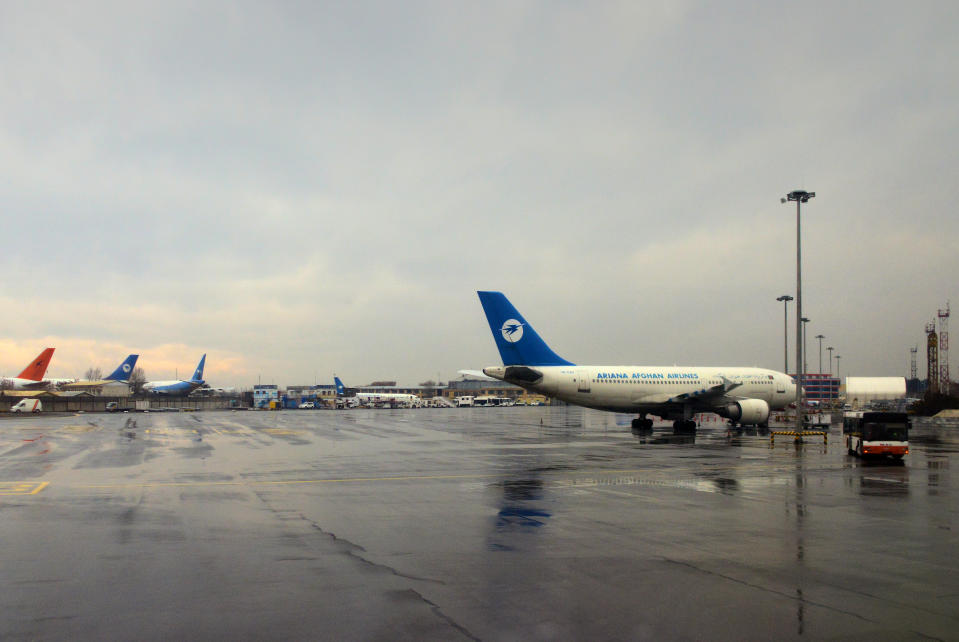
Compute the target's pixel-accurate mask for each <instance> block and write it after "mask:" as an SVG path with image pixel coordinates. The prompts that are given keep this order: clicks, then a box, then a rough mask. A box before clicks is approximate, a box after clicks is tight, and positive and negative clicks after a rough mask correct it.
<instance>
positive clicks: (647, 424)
mask: <svg viewBox="0 0 959 642" xmlns="http://www.w3.org/2000/svg"><path fill="white" fill-rule="evenodd" d="M652 429H653V420H652V419H647V418H646V413H643V414H642V415H640V416H639V417H637V418H636V419H633V430H635V431H636V432H648V431H650V430H652Z"/></svg>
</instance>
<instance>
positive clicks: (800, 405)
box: [779, 190, 816, 432]
mask: <svg viewBox="0 0 959 642" xmlns="http://www.w3.org/2000/svg"><path fill="white" fill-rule="evenodd" d="M815 196H816V192H806V191H804V190H794V191H792V192H789V193H788V194H786V197H785V198H781V199H779V201H780V202H781V203H786V202H787V201H788V202H791V201H795V202H796V432H801V431H802V428H803V409H804V405H805V404H804V397H805V395H804V394H803V379H804V377H803V375H804V373H803V363H802V358H803V355H802V335H803V332H802V331H803V322H802V318H803V316H802V227H801V223H800V220H799V214H800V206H801V204H802V203H808V202H809V199H811V198H815Z"/></svg>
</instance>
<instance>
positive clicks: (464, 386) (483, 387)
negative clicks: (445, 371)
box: [442, 375, 526, 400]
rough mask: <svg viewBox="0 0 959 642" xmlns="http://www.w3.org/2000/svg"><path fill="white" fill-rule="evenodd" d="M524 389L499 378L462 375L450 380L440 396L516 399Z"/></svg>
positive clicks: (452, 398) (450, 397)
mask: <svg viewBox="0 0 959 642" xmlns="http://www.w3.org/2000/svg"><path fill="white" fill-rule="evenodd" d="M525 394H526V391H525V390H524V389H523V388H520V387H519V386H514V385H513V384H511V383H506V382H505V381H500V380H499V379H492V378H490V379H479V378H477V377H469V376H466V375H464V376H463V377H462V378H460V379H457V380H455V381H450V382H449V384H448V386H447V388H446V390H445V392H444V393H442V396H445V397H446V398H447V399H450V400H455V399H456V397H460V396H463V395H469V396H472V397H483V396H490V397H509V398H510V399H513V400H516V399H519V398H520V397H523V396H524V395H525Z"/></svg>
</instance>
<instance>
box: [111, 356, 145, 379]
mask: <svg viewBox="0 0 959 642" xmlns="http://www.w3.org/2000/svg"><path fill="white" fill-rule="evenodd" d="M139 356H140V355H138V354H131V355H130V356H128V357H127V358H126V359H124V360H123V363H121V364H120V365H119V366H117V369H116V370H114V371H113V372H112V373H110V375H109V376H108V377H107V380H108V381H129V380H130V375H131V374H133V368H134V367H135V366H136V365H137V359H138V358H139Z"/></svg>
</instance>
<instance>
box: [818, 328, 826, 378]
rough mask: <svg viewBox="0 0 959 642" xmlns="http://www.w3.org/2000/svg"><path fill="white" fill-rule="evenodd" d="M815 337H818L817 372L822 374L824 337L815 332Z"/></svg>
mask: <svg viewBox="0 0 959 642" xmlns="http://www.w3.org/2000/svg"><path fill="white" fill-rule="evenodd" d="M816 338H817V339H819V374H822V340H823V339H825V338H826V336H825V335H823V334H817V335H816Z"/></svg>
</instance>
